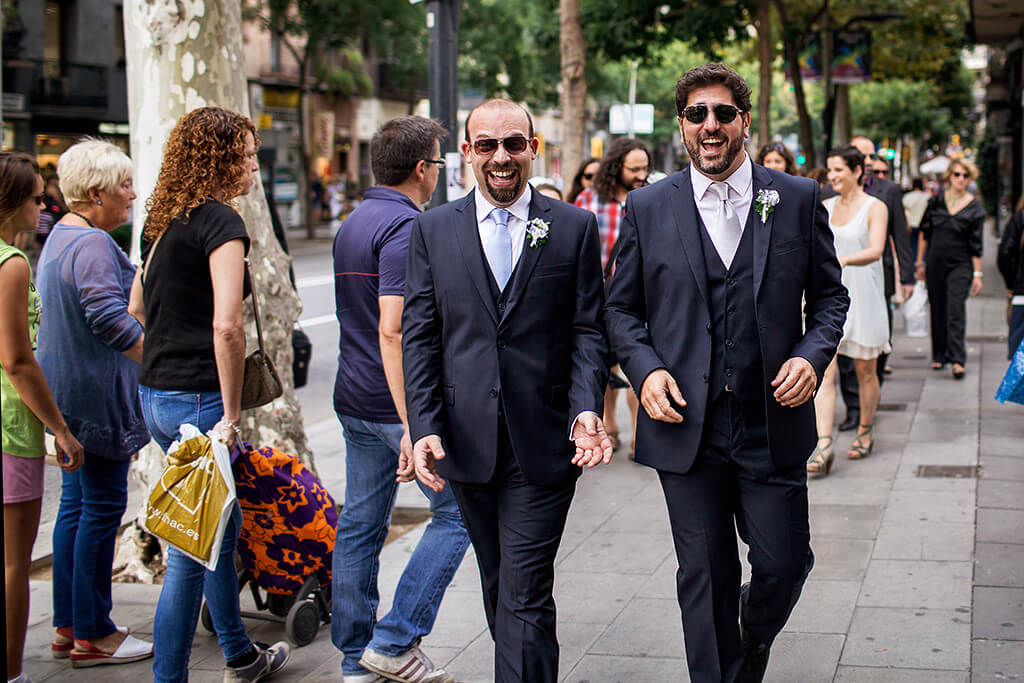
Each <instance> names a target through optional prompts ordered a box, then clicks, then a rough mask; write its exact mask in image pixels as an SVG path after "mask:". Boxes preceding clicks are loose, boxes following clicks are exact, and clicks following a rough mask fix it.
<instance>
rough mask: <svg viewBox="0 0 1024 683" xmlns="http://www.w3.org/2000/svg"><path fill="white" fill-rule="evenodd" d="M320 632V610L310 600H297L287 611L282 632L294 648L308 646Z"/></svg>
mask: <svg viewBox="0 0 1024 683" xmlns="http://www.w3.org/2000/svg"><path fill="white" fill-rule="evenodd" d="M319 630H320V610H319V609H317V606H316V603H314V602H313V601H312V600H297V601H296V602H295V604H294V605H292V608H291V609H290V610H288V618H287V619H285V622H284V632H285V634H286V635H287V636H288V639H289V640H291V641H292V642H293V643H295V647H303V646H305V645H309V644H310V643H312V642H313V640H314V639H315V638H316V634H317V632H318V631H319Z"/></svg>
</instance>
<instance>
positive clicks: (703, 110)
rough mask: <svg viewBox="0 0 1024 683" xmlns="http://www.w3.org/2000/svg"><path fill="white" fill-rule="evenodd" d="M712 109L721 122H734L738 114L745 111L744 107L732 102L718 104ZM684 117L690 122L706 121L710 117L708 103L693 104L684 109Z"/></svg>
mask: <svg viewBox="0 0 1024 683" xmlns="http://www.w3.org/2000/svg"><path fill="white" fill-rule="evenodd" d="M711 109H712V111H714V112H715V120H716V121H718V122H719V123H732V121H733V119H735V118H736V115H737V114H742V113H743V110H742V109H740V108H739V107H734V106H732V105H731V104H716V105H714V106H713V107H711ZM683 117H684V118H685V119H686V120H687V121H689V122H690V123H704V120H705V119H707V117H708V105H706V104H691V105H690V106H689V107H686V108H684V109H683Z"/></svg>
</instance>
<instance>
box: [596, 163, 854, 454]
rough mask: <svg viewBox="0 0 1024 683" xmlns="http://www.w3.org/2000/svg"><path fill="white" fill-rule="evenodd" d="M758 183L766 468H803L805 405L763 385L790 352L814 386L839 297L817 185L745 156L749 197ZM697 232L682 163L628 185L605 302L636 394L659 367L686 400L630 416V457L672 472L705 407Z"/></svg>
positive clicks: (705, 328) (613, 341)
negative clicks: (663, 415) (671, 408)
mask: <svg viewBox="0 0 1024 683" xmlns="http://www.w3.org/2000/svg"><path fill="white" fill-rule="evenodd" d="M762 189H772V190H776V191H777V192H778V193H779V198H780V199H779V203H778V204H777V205H776V206H775V208H774V210H773V211H772V213H771V214H770V215H769V216H768V220H767V221H766V222H764V223H762V222H761V217H760V216H759V215H757V213H756V211H755V209H754V206H753V204H754V202H752V203H751V209H750V214H749V217H748V219H747V223H746V227H745V230H751V231H753V238H754V307H755V316H756V318H757V329H758V336H759V340H760V346H761V358H762V361H763V365H764V391H765V413H766V419H767V425H768V444H769V448H770V451H771V456H772V460H773V462H774V464H775V466H776V467H777V468H785V467H793V466H797V465H802V464H803V463H804V462H805V461H806V459H807V457H808V455H809V454H810V452H811V449H812V448H813V447H814V443H815V439H816V432H815V425H814V406H813V404H812V402H811V401H808V402H807V403H805V404H803V405H802V406H799V407H797V408H784V407H782V406H781V405H779V403H778V402H777V401H776V400H775V399H774V398H773V396H772V394H773V392H774V388H772V387H771V386H770V382H771V381H772V380H773V379H774V378H775V375H776V374H777V373H778V371H779V368H780V367H781V366H782V364H783V363H784V362H785V361H786V360H787V359H788V358H791V357H793V356H800V357H802V358H806V359H807V360H808V361H810V363H811V365H812V366H814V370H815V372H816V373H817V375H818V383H819V385H820V383H821V377H822V374H823V373H824V372H825V368H826V367H828V364H829V362H830V361H831V360H832V357H833V356H834V355H835V353H836V346H837V345H838V344H839V340H840V338H841V337H842V334H843V323H844V321H845V320H846V311H847V309H848V308H849V305H850V299H849V296H848V295H847V292H846V288H845V287H843V285H842V283H841V281H840V268H839V261H838V260H837V258H836V252H835V244H834V242H833V237H832V231H831V229H830V228H829V226H828V218H827V215H826V213H825V208H824V207H823V206H822V204H821V201H820V199H819V196H818V195H819V188H818V184H817V183H815V182H814V181H812V180H808V179H806V178H800V177H795V176H790V175H786V174H785V173H779V172H777V171H770V170H768V169H766V168H764V167H762V166H758V165H756V164H754V165H753V197H754V198H756V197H757V195H758V192H760V190H762ZM702 229H703V228H702V227H701V223H700V221H699V218H698V211H697V205H696V202H695V201H694V199H693V187H692V184H691V182H690V169H689V168H688V167H687V168H684V169H683V170H682V171H681V172H679V173H676V174H674V175H671V176H669V177H668V178H665V179H664V180H662V181H661V182H659V183H657V184H655V185H651V186H649V187H646V188H641V189H638V190H634V191H633V192H630V193H629V197H628V198H627V200H626V216H625V219H624V220H623V222H622V226H621V229H620V233H619V234H620V237H619V239H620V240H621V247H620V250H619V255H618V259H617V260H616V262H615V274H614V275H613V276H612V280H611V284H610V288H609V292H608V302H607V304H606V305H605V322H606V325H607V329H608V339H609V342H610V345H611V350H612V352H613V353H614V354H615V355H616V356H617V357H618V359H619V361H620V362H621V364H622V368H623V370H624V371H625V373H626V375H627V377H629V381H630V382H631V383H632V385H633V386H634V387H635V388H636V390H637V392H638V393H639V390H640V388H641V387H642V386H643V383H644V380H645V379H646V378H647V375H648V374H650V373H651V372H652V371H653V370H656V369H658V368H665V369H667V370H668V371H669V372H670V373H671V374H672V376H673V377H674V378H675V380H676V382H677V383H678V384H679V390H680V391H681V392H682V394H683V398H684V399H685V400H686V407H685V408H683V409H682V410H681V414H682V415H683V418H684V421H683V422H682V423H681V424H668V423H665V422H657V421H654V420H652V419H650V417H648V416H647V414H646V412H645V411H643V410H641V411H640V416H639V420H638V424H637V443H636V459H637V462H640V463H643V464H645V465H650V466H651V467H655V468H657V469H661V470H667V471H670V472H678V473H685V472H687V471H688V470H689V469H690V467H691V466H692V465H693V461H694V458H695V457H696V455H697V451H698V448H699V446H700V441H701V431H702V429H703V426H704V419H705V416H706V414H707V409H708V395H709V385H708V373H709V370H710V364H711V317H710V311H709V300H710V299H709V296H708V281H707V270H706V268H705V264H704V254H703V251H702V248H701V236H700V232H699V231H700V230H702ZM802 296H805V297H806V308H805V309H804V310H803V311H801V297H802ZM805 317H806V331H804V329H803V322H804V319H805ZM741 398H742V397H741Z"/></svg>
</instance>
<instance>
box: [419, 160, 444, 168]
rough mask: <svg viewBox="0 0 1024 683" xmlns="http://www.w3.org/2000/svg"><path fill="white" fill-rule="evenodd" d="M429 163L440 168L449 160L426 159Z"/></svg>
mask: <svg viewBox="0 0 1024 683" xmlns="http://www.w3.org/2000/svg"><path fill="white" fill-rule="evenodd" d="M423 161H425V162H427V163H428V164H435V165H436V166H437V167H438V168H444V167H445V166H446V165H447V162H446V161H445V160H444V159H424V160H423Z"/></svg>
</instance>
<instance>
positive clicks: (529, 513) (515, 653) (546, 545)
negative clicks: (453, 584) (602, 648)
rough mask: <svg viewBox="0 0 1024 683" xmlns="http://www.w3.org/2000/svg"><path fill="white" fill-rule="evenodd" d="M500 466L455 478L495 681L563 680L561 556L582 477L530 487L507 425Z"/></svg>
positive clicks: (539, 682)
mask: <svg viewBox="0 0 1024 683" xmlns="http://www.w3.org/2000/svg"><path fill="white" fill-rule="evenodd" d="M498 434H499V437H498V441H499V443H498V464H497V467H496V468H495V473H494V477H493V478H492V479H491V481H489V482H488V483H486V484H460V483H457V482H450V485H451V487H452V491H453V492H454V493H455V497H456V499H457V500H458V501H459V507H460V508H461V509H462V518H463V522H464V523H465V525H466V529H467V531H469V538H470V540H471V541H472V542H473V549H474V550H475V551H476V560H477V563H478V565H479V567H480V580H481V583H482V584H483V595H484V612H485V613H486V615H487V626H488V628H490V630H491V637H492V638H493V639H494V680H495V682H496V683H512V682H513V681H530V682H531V683H533V682H536V683H549V682H550V683H555V682H556V681H557V680H558V640H557V638H556V637H555V600H554V598H553V597H552V596H551V590H552V588H553V586H554V581H555V555H556V554H557V553H558V544H559V543H560V542H561V540H562V530H563V529H564V528H565V519H566V517H567V516H568V514H569V505H570V504H571V503H572V496H573V493H574V492H575V490H576V479H575V478H572V479H570V480H569V481H564V482H558V483H554V484H552V485H544V486H542V485H538V484H531V483H530V482H528V481H527V480H526V478H525V477H524V476H523V473H522V471H521V470H520V469H519V465H518V463H517V462H516V459H515V456H514V455H513V454H512V446H511V444H510V443H509V438H508V432H507V427H505V426H504V424H502V425H500V426H499V430H498Z"/></svg>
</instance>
